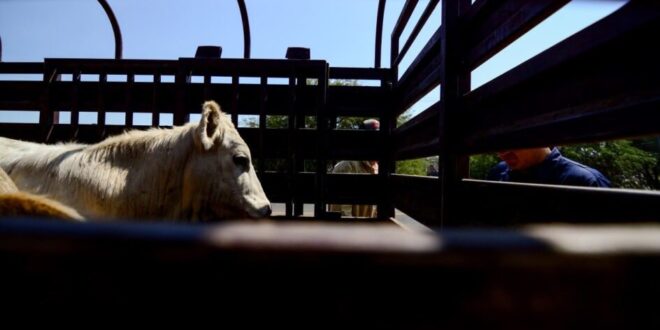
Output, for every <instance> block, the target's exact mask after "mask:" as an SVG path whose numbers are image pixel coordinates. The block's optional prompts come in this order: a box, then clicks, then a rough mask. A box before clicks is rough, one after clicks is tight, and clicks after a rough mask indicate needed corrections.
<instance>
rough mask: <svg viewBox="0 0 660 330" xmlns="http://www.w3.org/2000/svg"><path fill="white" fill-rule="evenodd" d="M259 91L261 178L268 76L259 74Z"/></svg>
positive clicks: (260, 174) (261, 174)
mask: <svg viewBox="0 0 660 330" xmlns="http://www.w3.org/2000/svg"><path fill="white" fill-rule="evenodd" d="M260 87H261V88H260V92H259V149H258V150H259V176H260V177H262V178H263V174H264V172H265V171H266V157H265V154H264V138H265V135H266V134H265V133H266V125H267V124H266V102H267V101H268V89H267V88H268V78H267V77H266V76H261V79H260Z"/></svg>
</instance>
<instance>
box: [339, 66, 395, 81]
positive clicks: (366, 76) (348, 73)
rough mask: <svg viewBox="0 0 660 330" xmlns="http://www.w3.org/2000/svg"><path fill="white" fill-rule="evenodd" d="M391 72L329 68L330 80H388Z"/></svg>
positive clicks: (369, 69) (384, 70) (371, 69)
mask: <svg viewBox="0 0 660 330" xmlns="http://www.w3.org/2000/svg"><path fill="white" fill-rule="evenodd" d="M391 72H392V70H390V69H374V68H343V67H330V79H357V80H390V79H392V73H391Z"/></svg>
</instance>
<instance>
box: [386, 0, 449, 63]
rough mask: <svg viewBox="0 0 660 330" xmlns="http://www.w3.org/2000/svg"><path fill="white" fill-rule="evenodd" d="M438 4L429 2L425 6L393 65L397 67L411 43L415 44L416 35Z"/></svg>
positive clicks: (431, 0)
mask: <svg viewBox="0 0 660 330" xmlns="http://www.w3.org/2000/svg"><path fill="white" fill-rule="evenodd" d="M438 2H439V0H430V1H429V3H428V5H426V8H425V9H424V12H423V13H422V15H421V16H420V17H419V21H417V24H415V27H414V28H413V30H412V31H411V32H410V36H408V40H406V42H405V43H404V44H403V47H401V51H399V56H398V57H397V58H396V60H395V63H396V64H397V65H399V63H401V60H403V58H404V57H405V56H406V54H407V53H408V50H409V49H410V46H412V44H413V42H415V39H417V35H419V32H420V31H421V30H422V28H423V27H424V24H426V21H427V20H428V19H429V17H430V16H431V13H433V10H434V9H435V7H436V6H437V5H438Z"/></svg>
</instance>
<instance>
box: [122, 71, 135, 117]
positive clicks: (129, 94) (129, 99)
mask: <svg viewBox="0 0 660 330" xmlns="http://www.w3.org/2000/svg"><path fill="white" fill-rule="evenodd" d="M134 87H135V74H134V73H133V72H129V73H128V74H127V75H126V89H125V90H124V93H125V99H124V101H125V102H124V110H125V111H126V127H132V126H133V114H134V109H133V88H134Z"/></svg>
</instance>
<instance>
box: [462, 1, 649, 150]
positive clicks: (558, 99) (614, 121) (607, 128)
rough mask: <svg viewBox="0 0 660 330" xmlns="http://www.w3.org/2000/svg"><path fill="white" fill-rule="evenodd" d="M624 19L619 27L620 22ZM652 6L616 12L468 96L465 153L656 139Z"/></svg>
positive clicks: (628, 6) (640, 5)
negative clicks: (643, 137)
mask: <svg viewBox="0 0 660 330" xmlns="http://www.w3.org/2000/svg"><path fill="white" fill-rule="evenodd" d="M622 22H626V24H622ZM659 28H660V10H659V9H658V7H657V4H649V3H648V2H634V1H633V2H630V3H628V4H626V5H625V6H624V7H623V8H621V9H620V10H619V11H617V12H615V13H613V14H612V15H610V16H608V17H606V18H604V19H603V20H601V21H599V22H597V23H595V24H594V25H592V26H590V27H588V28H586V29H585V30H583V31H581V32H579V33H577V34H576V35H574V36H572V37H570V38H568V39H566V40H564V41H563V42H561V43H559V44H557V45H555V46H554V47H552V48H550V49H549V50H547V51H545V52H543V53H541V54H539V55H538V56H536V57H534V58H532V59H530V60H529V61H527V62H525V63H523V64H521V65H520V66H518V67H516V68H514V69H512V70H511V71H509V72H507V73H505V74H503V75H502V76H500V77H498V78H496V79H495V80H493V81H491V82H489V83H487V84H485V85H484V86H481V87H480V88H478V89H476V90H474V91H472V92H470V93H469V94H467V95H466V97H465V100H464V101H465V103H464V104H465V110H464V111H463V112H462V113H461V115H462V116H463V117H462V122H463V123H465V130H464V133H465V135H464V143H465V144H464V146H462V147H461V148H464V149H465V150H464V151H465V152H466V153H474V152H484V151H493V150H497V149H507V148H512V147H524V146H534V145H536V146H538V145H544V144H545V145H548V144H551V143H559V142H581V141H584V142H587V141H594V140H599V139H600V140H606V139H612V138H619V137H626V136H640V135H648V134H656V133H659V132H660V128H659V127H657V125H653V124H651V123H655V122H657V120H658V114H657V111H654V110H653V109H654V107H657V104H658V99H659V98H660V82H658V80H657V79H656V77H657V76H658V75H660V64H659V63H658V62H657V60H656V59H657V58H658V57H659V56H660V51H658V50H656V49H655V48H653V47H648V40H650V39H652V38H653V36H654V35H655V34H656V31H658V29H659ZM523 137H524V138H523Z"/></svg>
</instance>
